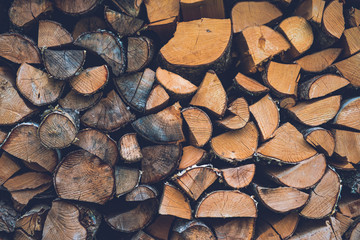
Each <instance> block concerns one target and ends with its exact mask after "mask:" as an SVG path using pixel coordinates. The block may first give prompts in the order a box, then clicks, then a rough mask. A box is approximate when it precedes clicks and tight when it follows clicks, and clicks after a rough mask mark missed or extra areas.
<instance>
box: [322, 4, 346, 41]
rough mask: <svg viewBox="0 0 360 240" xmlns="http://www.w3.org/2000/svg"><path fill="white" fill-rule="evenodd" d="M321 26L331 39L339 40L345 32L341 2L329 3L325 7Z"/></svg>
mask: <svg viewBox="0 0 360 240" xmlns="http://www.w3.org/2000/svg"><path fill="white" fill-rule="evenodd" d="M322 24H323V25H322V26H323V29H325V31H326V33H328V34H329V35H330V36H331V37H334V38H336V39H340V37H341V35H342V34H343V32H344V30H345V20H344V15H343V3H342V2H339V1H331V2H330V3H329V4H328V5H327V6H326V7H325V10H324V14H323V20H322Z"/></svg>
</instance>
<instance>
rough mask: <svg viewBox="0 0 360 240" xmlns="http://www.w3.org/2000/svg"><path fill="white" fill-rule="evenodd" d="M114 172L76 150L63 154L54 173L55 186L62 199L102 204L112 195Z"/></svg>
mask: <svg viewBox="0 0 360 240" xmlns="http://www.w3.org/2000/svg"><path fill="white" fill-rule="evenodd" d="M114 185H115V181H114V170H113V169H112V167H111V166H110V165H109V164H107V163H104V162H102V161H101V159H100V158H98V157H97V156H95V155H92V154H91V153H88V152H86V151H85V150H78V151H74V152H71V153H69V154H68V155H66V156H65V157H64V158H63V159H62V161H61V163H60V164H59V165H58V166H57V168H56V170H55V173H54V186H55V190H56V193H57V195H58V196H59V197H60V198H62V199H72V200H77V201H84V202H94V203H99V204H104V203H105V202H107V201H108V200H110V199H111V198H112V196H113V193H114Z"/></svg>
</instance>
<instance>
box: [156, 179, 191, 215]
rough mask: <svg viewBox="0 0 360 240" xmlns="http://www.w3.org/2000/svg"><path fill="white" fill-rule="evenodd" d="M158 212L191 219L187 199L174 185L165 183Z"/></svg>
mask: <svg viewBox="0 0 360 240" xmlns="http://www.w3.org/2000/svg"><path fill="white" fill-rule="evenodd" d="M159 214H161V215H171V216H175V217H178V218H183V219H189V220H190V219H192V214H191V207H190V202H189V200H188V199H187V198H186V197H185V196H184V195H183V194H182V193H181V192H180V190H178V189H177V188H176V187H174V186H172V185H170V184H168V183H165V185H164V191H163V195H162V197H161V201H160V207H159Z"/></svg>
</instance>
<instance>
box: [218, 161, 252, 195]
mask: <svg viewBox="0 0 360 240" xmlns="http://www.w3.org/2000/svg"><path fill="white" fill-rule="evenodd" d="M221 173H222V176H223V178H224V181H225V183H226V184H227V185H229V186H230V187H232V188H235V189H239V188H244V187H247V186H248V185H249V184H250V183H251V182H252V180H253V178H254V175H255V164H246V165H242V166H239V167H235V168H225V169H221Z"/></svg>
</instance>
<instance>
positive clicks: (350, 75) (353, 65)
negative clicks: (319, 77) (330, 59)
mask: <svg viewBox="0 0 360 240" xmlns="http://www.w3.org/2000/svg"><path fill="white" fill-rule="evenodd" d="M359 63H360V53H357V54H355V55H354V56H352V57H349V58H346V59H344V60H342V61H340V62H336V63H334V64H333V66H334V67H335V69H336V70H338V71H339V72H340V73H341V75H343V76H344V77H345V78H346V79H347V80H349V82H350V83H351V85H353V86H354V87H356V88H358V87H360V81H359V71H358V70H359V69H360V68H359Z"/></svg>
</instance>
